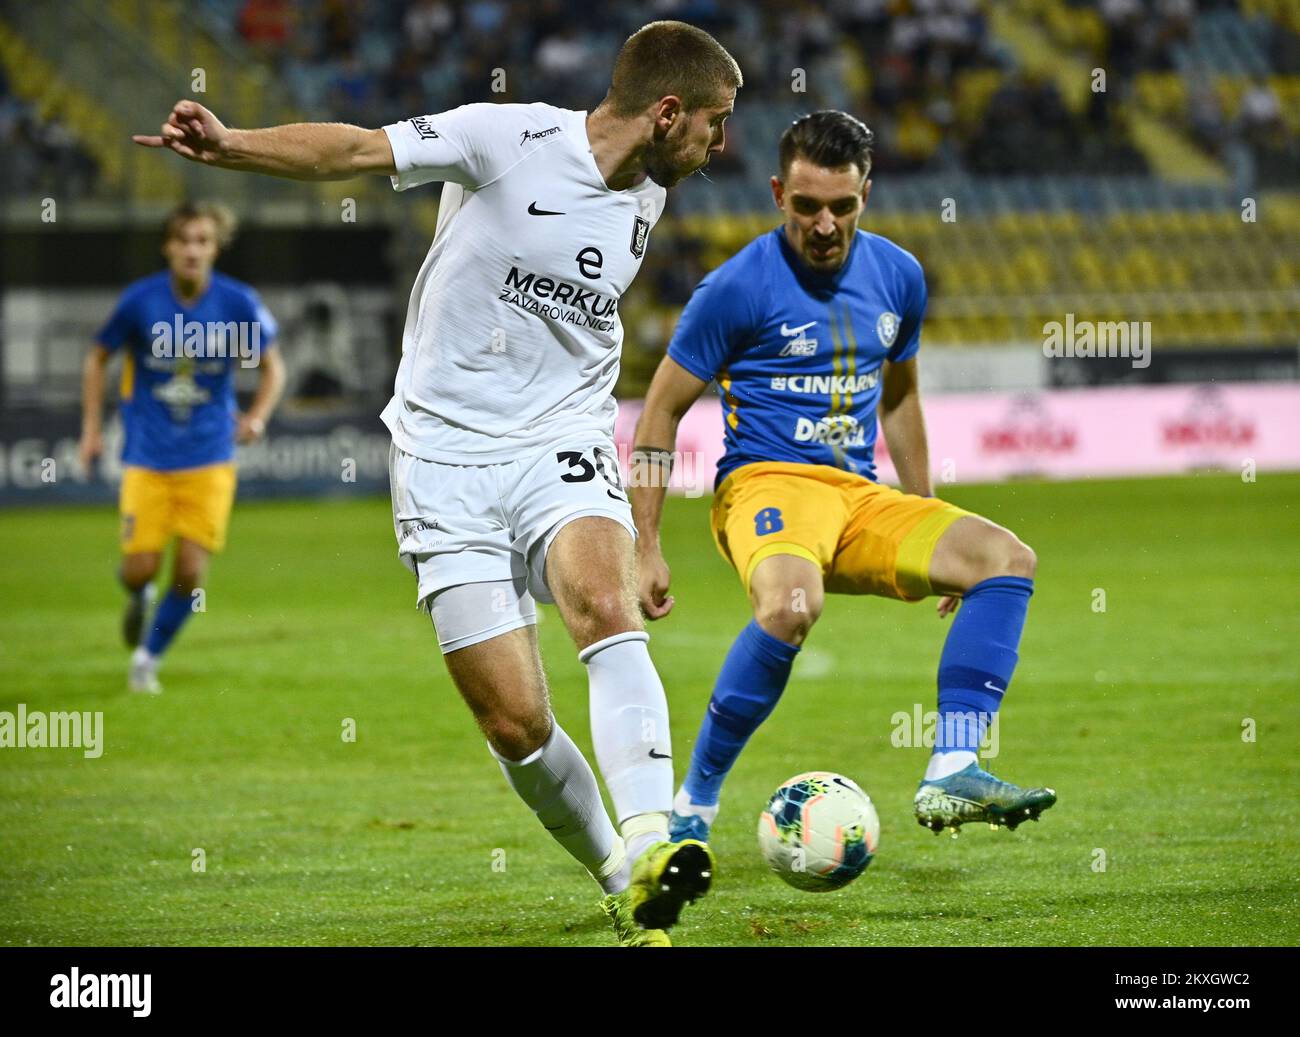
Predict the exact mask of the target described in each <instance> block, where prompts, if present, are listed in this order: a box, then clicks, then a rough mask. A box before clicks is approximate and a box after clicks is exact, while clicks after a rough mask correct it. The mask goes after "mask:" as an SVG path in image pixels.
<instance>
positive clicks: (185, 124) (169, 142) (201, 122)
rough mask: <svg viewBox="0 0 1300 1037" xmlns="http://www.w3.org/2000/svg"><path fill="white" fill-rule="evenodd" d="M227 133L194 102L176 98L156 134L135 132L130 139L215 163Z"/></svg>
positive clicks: (197, 160)
mask: <svg viewBox="0 0 1300 1037" xmlns="http://www.w3.org/2000/svg"><path fill="white" fill-rule="evenodd" d="M228 134H229V130H227V129H226V127H225V126H224V125H223V124H222V122H221V120H220V119H218V118H217V117H216V116H215V115H213V114H212V113H211V112H210V111H208V110H207V109H206V108H204V107H203V105H201V104H199V103H198V102H197V101H177V102H176V105H175V107H174V108H172V110H171V114H170V115H168V116H167V121H166V122H165V123H163V125H162V130H161V132H160V133H159V134H158V136H149V135H147V134H143V133H137V134H135V135H133V136H132V137H131V139H132V140H133V141H135V142H136V143H137V144H143V145H144V146H145V147H147V148H170V149H171V150H172V151H174V152H176V154H178V155H180V156H182V157H184V158H188V159H190V160H192V161H194V162H214V161H216V160H217V159H218V158H220V157H221V155H222V153H223V151H224V148H225V145H226V137H227V135H228Z"/></svg>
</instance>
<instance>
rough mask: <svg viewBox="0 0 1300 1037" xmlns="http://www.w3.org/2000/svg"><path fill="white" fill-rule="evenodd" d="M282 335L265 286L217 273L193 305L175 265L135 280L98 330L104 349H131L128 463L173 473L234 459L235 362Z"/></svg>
mask: <svg viewBox="0 0 1300 1037" xmlns="http://www.w3.org/2000/svg"><path fill="white" fill-rule="evenodd" d="M232 322H233V323H232ZM275 334H276V323H275V318H274V317H272V316H271V314H270V311H269V310H267V308H266V307H265V306H263V305H262V301H261V300H260V299H259V298H258V296H257V293H256V292H255V291H253V289H252V288H250V287H249V286H248V285H246V284H244V283H242V282H241V281H236V280H235V279H234V278H233V277H226V276H225V275H224V274H218V273H214V274H213V275H212V279H211V281H210V282H209V283H208V287H207V290H206V291H205V292H204V293H203V295H202V296H200V297H199V298H198V299H197V300H196V301H195V302H193V303H192V304H190V305H189V306H182V305H181V303H180V301H179V300H177V298H176V294H175V292H173V290H172V282H171V274H170V272H169V271H166V270H164V271H162V272H161V273H157V274H152V275H150V276H149V277H142V278H141V279H140V280H138V281H135V282H133V283H131V284H130V285H128V286H127V288H126V291H124V292H123V293H122V297H121V298H120V299H119V300H118V303H117V307H116V309H114V310H113V315H112V316H111V317H109V319H108V323H107V324H105V325H104V327H103V328H102V329H100V332H99V334H98V335H97V336H96V339H97V341H98V342H99V344H100V345H102V346H103V347H104V348H105V349H108V350H110V351H115V350H118V349H124V350H126V357H125V358H124V363H123V368H122V424H123V427H124V429H125V431H126V444H125V446H124V447H123V449H122V462H123V464H128V465H140V466H142V467H144V468H154V469H158V470H161V471H170V470H174V469H179V468H197V467H200V466H201V465H210V464H219V463H221V462H223V461H229V460H230V459H231V458H233V457H234V456H235V424H236V418H237V415H238V411H237V408H236V404H235V369H236V367H237V366H238V365H239V364H240V362H241V359H242V358H243V357H250V355H252V354H253V353H254V350H261V349H267V348H269V347H270V346H271V344H272V342H273V341H274V339H275ZM245 362H246V363H251V359H250V360H246V361H245Z"/></svg>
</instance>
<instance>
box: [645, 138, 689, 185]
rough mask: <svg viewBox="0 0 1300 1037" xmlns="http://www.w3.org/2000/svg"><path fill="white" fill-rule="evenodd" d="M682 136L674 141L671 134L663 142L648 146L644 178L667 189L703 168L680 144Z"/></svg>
mask: <svg viewBox="0 0 1300 1037" xmlns="http://www.w3.org/2000/svg"><path fill="white" fill-rule="evenodd" d="M684 135H685V134H682V135H680V136H679V137H678V139H677V140H674V139H673V137H672V135H671V134H670V135H668V136H666V137H664V139H663V140H657V141H655V142H654V143H653V144H651V145H650V150H649V151H648V152H647V153H646V157H645V172H646V176H648V177H649V178H650V179H651V180H653V181H654V182H655V183H656V184H658V185H659V186H660V187H663V188H669V187H672V186H673V185H674V184H679V183H681V182H682V181H683V180H685V179H686V178H687V177H688V176H690V175H691V174H692V173H694V172H695V171H696V170H698V169H702V168H703V166H702V165H701V164H698V163H696V162H695V161H694V160H693V159H692V157H691V155H690V153H689V150H688V149H687V148H686V147H685V145H684V144H683V143H682V141H681V136H684Z"/></svg>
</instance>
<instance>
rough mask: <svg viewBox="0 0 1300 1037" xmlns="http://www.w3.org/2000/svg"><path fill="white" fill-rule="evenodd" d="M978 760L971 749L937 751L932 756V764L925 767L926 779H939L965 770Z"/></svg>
mask: <svg viewBox="0 0 1300 1037" xmlns="http://www.w3.org/2000/svg"><path fill="white" fill-rule="evenodd" d="M975 761H976V756H975V753H974V752H972V751H971V750H970V749H954V750H953V751H952V752H949V753H935V754H934V755H932V756H931V757H930V764H929V766H928V767H926V768H925V779H924V780H925V781H939V780H940V779H942V778H946V777H948V775H949V774H956V773H957V772H958V771H960V770H964V769H965V768H966V767H969V766H970V765H971V764H972V763H974V762H975Z"/></svg>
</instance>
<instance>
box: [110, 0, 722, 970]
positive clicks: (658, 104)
mask: <svg viewBox="0 0 1300 1037" xmlns="http://www.w3.org/2000/svg"><path fill="white" fill-rule="evenodd" d="M741 83H742V76H741V73H740V68H739V67H738V66H737V64H736V62H735V60H734V59H733V58H732V57H731V55H730V54H728V53H727V51H726V50H725V49H724V48H723V47H722V46H721V45H720V44H719V43H718V42H717V41H716V40H715V39H713V37H712V36H710V35H709V34H708V33H706V32H704V31H703V30H701V29H697V28H695V27H694V26H690V25H686V24H684V23H682V22H672V21H662V22H653V23H651V24H649V25H646V26H644V27H643V28H641V29H640V30H638V31H637V32H636V33H634V34H633V35H632V36H631V37H629V38H628V40H627V41H626V43H624V45H623V47H622V49H621V50H620V51H619V54H618V57H617V59H616V61H615V64H614V70H613V76H612V83H611V86H610V89H609V92H608V93H607V94H606V96H605V98H604V100H603V101H601V103H600V104H599V105H598V106H597V107H596V108H595V109H594V110H593V111H590V112H583V111H571V110H568V109H563V108H557V107H554V106H552V105H548V104H541V103H538V104H469V105H464V106H462V107H460V108H457V109H454V110H452V111H448V112H443V113H441V114H435V115H424V116H418V117H416V118H412V119H408V120H406V121H404V122H400V123H396V124H394V125H392V126H386V127H384V128H383V129H379V130H366V129H362V128H360V127H356V126H347V125H342V124H338V123H300V124H295V125H288V126H277V127H272V128H269V129H260V130H236V129H230V128H227V127H226V126H224V125H223V124H222V123H221V122H220V121H219V120H218V119H217V118H216V116H214V115H213V114H212V113H211V112H210V111H208V110H207V109H206V108H204V107H203V106H202V105H199V104H196V103H195V102H193V101H180V102H178V103H177V104H176V106H175V107H174V108H173V110H172V112H171V114H170V115H169V116H168V119H167V122H166V123H165V124H164V125H163V127H162V130H161V133H160V134H159V135H157V136H145V135H140V136H136V137H135V138H133V139H134V140H135V141H136V142H137V143H140V144H143V145H146V146H149V147H165V148H169V149H171V150H172V151H175V152H176V153H177V154H179V155H181V156H182V157H184V158H187V159H190V160H193V161H197V162H202V163H204V164H208V165H213V166H219V167H223V168H227V169H235V170H242V171H248V172H257V173H266V174H270V175H275V176H284V177H290V178H295V179H302V180H342V179H348V178H350V177H353V176H356V175H358V174H362V173H378V174H383V175H387V176H389V177H391V178H392V182H393V186H394V188H395V189H397V190H399V191H403V190H406V189H408V188H412V187H416V186H419V185H421V184H425V183H429V182H434V181H443V182H445V184H446V186H445V187H444V188H443V195H442V202H441V205H440V207H439V212H438V222H437V228H436V231H435V233H434V239H433V244H432V246H431V247H430V249H429V254H428V256H427V257H426V259H425V261H424V264H423V266H422V267H421V269H420V273H419V275H418V277H417V278H416V281H415V286H414V288H413V289H412V292H411V300H410V305H409V307H408V310H407V316H406V329H405V332H404V333H403V336H402V362H401V366H400V367H399V369H398V373H397V382H396V388H395V392H394V394H393V398H392V400H391V401H390V403H389V404H388V406H387V407H386V408H385V409H384V413H383V418H384V422H385V423H386V424H387V426H388V428H389V429H390V431H391V432H392V435H393V446H392V451H391V458H390V478H391V483H392V495H393V524H394V528H395V531H396V534H397V538H398V553H399V555H400V557H401V559H402V561H403V562H404V563H405V564H406V566H407V567H408V568H409V569H410V570H411V571H412V572H413V573H414V574H415V577H416V582H417V601H418V603H419V604H420V605H421V607H423V608H426V609H428V611H429V613H430V615H431V616H432V618H433V623H434V626H435V628H436V631H437V635H438V642H439V645H440V647H441V649H442V651H443V653H444V658H445V660H446V664H447V668H448V670H449V671H450V673H451V676H452V679H453V681H454V682H455V684H456V686H457V688H458V689H459V690H460V692H461V695H462V696H463V697H464V699H465V701H466V703H467V704H468V705H469V708H470V710H471V711H472V712H473V714H474V718H475V720H476V721H477V722H478V724H479V727H480V728H481V729H482V731H483V733H484V735H485V736H486V738H487V741H488V746H489V748H490V750H491V752H492V754H493V755H494V756H495V757H496V759H497V760H498V761H499V762H500V765H501V769H502V771H503V772H504V774H505V776H506V779H507V781H509V783H510V784H511V786H512V787H513V788H514V789H515V791H516V792H517V793H518V794H519V796H520V798H522V799H523V800H524V802H525V803H527V804H528V806H529V807H530V808H532V810H533V811H534V813H536V815H537V817H538V819H539V820H540V821H541V822H542V824H543V825H544V826H545V827H546V830H547V831H549V832H550V833H551V834H552V836H553V837H554V838H555V839H556V841H557V842H559V843H560V845H561V846H563V847H564V848H565V849H566V850H567V851H568V852H569V853H570V854H571V855H572V856H573V857H574V858H576V859H577V860H578V861H579V862H580V863H581V864H582V865H583V866H584V867H586V868H587V870H588V871H589V872H590V873H591V875H592V877H593V878H594V879H595V880H596V881H597V882H598V883H599V884H600V885H601V887H602V889H603V890H604V892H605V896H604V898H603V899H602V901H601V906H602V908H603V909H604V911H605V913H606V914H607V915H608V916H609V918H610V920H611V921H612V923H613V925H614V929H615V933H616V934H617V936H618V939H619V942H620V943H622V944H624V945H627V946H667V945H668V944H669V940H668V937H667V935H666V932H665V930H666V929H668V928H669V927H671V926H672V925H673V924H675V923H676V921H677V918H678V915H679V912H680V911H681V908H682V907H683V906H684V905H685V904H687V903H690V902H691V901H693V900H694V899H696V898H697V897H698V896H700V895H701V894H703V893H704V892H706V891H707V889H708V887H709V885H710V882H711V877H712V872H713V868H714V860H713V855H712V853H711V851H710V850H709V848H708V847H707V846H706V845H705V844H704V843H702V842H699V841H695V840H687V841H685V842H682V843H678V844H673V843H670V842H669V841H668V838H667V822H668V814H669V812H670V811H671V809H672V797H673V772H672V759H671V755H672V750H671V746H670V740H669V728H668V705H667V700H666V698H665V695H664V689H663V685H662V683H661V682H660V679H659V677H658V674H657V673H656V672H655V668H654V665H653V663H652V662H651V660H650V655H649V652H648V650H647V647H646V646H647V642H648V640H649V635H648V634H646V633H645V629H644V624H643V621H642V617H641V612H640V608H639V605H638V600H637V589H636V588H637V581H636V576H635V560H634V553H633V542H634V538H635V536H636V527H635V525H634V523H633V521H632V513H631V510H630V508H629V505H628V499H627V494H626V492H625V489H624V487H623V485H622V482H621V478H620V475H619V469H618V463H617V456H616V453H615V448H614V443H613V438H612V436H613V427H614V417H615V413H616V411H617V405H616V404H615V402H614V399H613V397H612V392H613V388H614V383H615V381H616V380H617V377H618V366H619V354H620V352H621V348H622V340H623V329H622V325H621V323H620V320H619V315H618V302H619V299H620V297H621V296H622V294H623V292H624V291H626V290H627V287H628V285H629V284H631V282H632V279H633V277H635V276H636V273H637V270H638V269H639V268H640V265H641V260H642V257H643V256H644V254H645V249H646V247H647V244H648V240H649V237H650V234H651V232H652V231H653V229H654V225H655V223H656V221H657V220H658V219H659V216H660V214H661V213H662V212H663V207H664V201H665V193H666V192H665V189H666V188H668V187H670V186H672V185H673V184H675V183H677V182H679V181H680V180H682V179H684V178H685V177H686V176H688V175H690V174H691V173H693V172H695V171H696V170H697V169H700V168H702V167H703V166H704V165H705V164H706V163H707V162H708V159H709V157H710V156H711V155H713V154H716V153H718V152H721V151H722V148H723V142H724V134H723V124H724V122H725V120H726V118H727V116H728V115H730V114H731V110H732V107H733V105H734V103H735V95H736V90H737V89H738V88H739V87H740V85H741ZM535 601H545V602H551V601H553V602H554V603H555V604H556V606H557V607H558V609H559V612H560V615H561V616H562V618H563V620H564V623H565V626H566V627H567V628H568V630H569V633H570V635H571V636H572V638H573V640H574V643H575V644H576V646H577V648H578V656H579V658H580V659H581V660H582V661H583V662H584V663H585V664H586V666H587V672H588V676H589V683H590V710H591V727H592V740H593V743H594V745H595V749H596V759H597V763H598V764H599V766H600V771H601V774H602V776H603V777H604V780H605V785H606V787H607V788H608V790H609V794H610V799H611V800H612V801H613V804H614V809H615V813H616V815H617V820H618V822H619V828H620V831H621V835H620V831H616V830H615V827H614V825H613V824H612V823H611V821H610V819H609V817H608V815H607V814H606V812H605V809H604V806H603V804H602V803H601V798H600V791H599V789H598V787H597V784H596V778H595V774H594V773H593V771H592V769H591V766H590V765H589V764H588V762H587V760H586V759H585V758H584V757H583V755H582V753H581V752H580V751H579V750H578V748H577V747H576V746H575V745H574V743H573V741H572V740H571V739H570V738H569V736H568V735H567V734H566V733H565V732H564V729H563V728H561V727H560V725H559V723H558V722H557V721H556V719H555V717H554V716H553V715H552V713H551V709H550V705H549V700H548V695H547V690H546V681H545V676H544V674H543V671H542V664H541V658H540V656H539V654H538V649H537V637H536V631H535V624H536V608H535Z"/></svg>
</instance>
